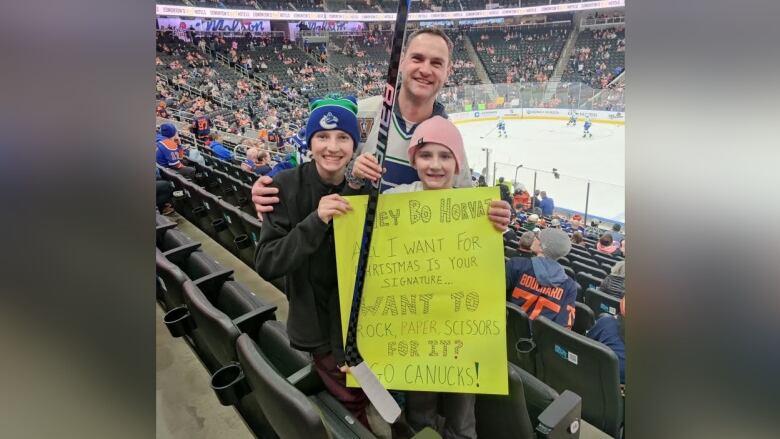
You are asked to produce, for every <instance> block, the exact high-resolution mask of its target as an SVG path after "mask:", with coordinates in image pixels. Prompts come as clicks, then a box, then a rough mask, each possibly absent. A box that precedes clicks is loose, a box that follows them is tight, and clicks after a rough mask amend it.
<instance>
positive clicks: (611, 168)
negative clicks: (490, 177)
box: [458, 119, 625, 222]
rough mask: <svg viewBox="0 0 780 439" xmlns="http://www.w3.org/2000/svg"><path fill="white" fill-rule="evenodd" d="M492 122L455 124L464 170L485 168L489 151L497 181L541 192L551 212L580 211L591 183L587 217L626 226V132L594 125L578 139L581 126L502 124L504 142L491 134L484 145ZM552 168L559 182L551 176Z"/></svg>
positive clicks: (534, 122)
mask: <svg viewBox="0 0 780 439" xmlns="http://www.w3.org/2000/svg"><path fill="white" fill-rule="evenodd" d="M495 126H496V121H495V120H488V121H484V122H481V121H480V122H460V123H458V128H459V129H460V131H461V133H462V134H463V139H464V141H465V144H466V154H467V156H468V161H469V165H470V166H471V168H472V169H474V171H476V172H480V173H481V172H482V170H483V168H484V167H485V151H482V149H483V148H490V149H492V153H491V157H490V160H491V169H490V172H491V173H492V171H493V167H492V165H493V162H496V181H498V177H501V176H503V177H504V178H506V179H508V180H514V177H515V169H516V167H517V166H518V165H521V164H522V165H523V167H522V168H520V169H519V171H518V172H517V180H518V181H519V182H521V183H523V184H524V185H525V186H526V188H527V189H528V191H529V192H532V190H533V184H534V171H533V170H531V169H528V168H535V169H538V170H540V171H544V172H537V182H536V188H537V189H539V190H546V191H547V194H548V196H549V197H551V198H553V200H554V201H555V207H556V208H563V209H568V210H572V211H577V212H584V211H585V200H586V198H588V197H586V193H587V183H588V181H589V180H590V183H591V184H590V196H589V200H588V216H589V217H590V216H596V217H600V218H602V219H607V220H615V221H619V222H625V126H624V125H612V124H601V123H594V124H593V126H592V127H591V129H590V131H591V133H593V137H592V138H586V139H583V138H582V132H583V126H582V121H581V120H580V121H578V122H577V126H576V127H567V126H566V121H565V120H533V119H523V120H506V131H507V135H508V138H503V137H501V138H499V137H498V130H497V129H495V130H493V131H492V132H490V134H488V135H487V136H486V137H485V138H484V139H480V136H485V135H486V134H487V133H488V132H489V131H490V130H491V129H492V128H494V127H495ZM552 168H556V169H557V170H558V172H559V173H560V178H559V179H555V178H554V177H553V175H552V173H551V172H550V171H552Z"/></svg>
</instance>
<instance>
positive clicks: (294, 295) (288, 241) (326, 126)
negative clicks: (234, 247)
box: [255, 98, 370, 428]
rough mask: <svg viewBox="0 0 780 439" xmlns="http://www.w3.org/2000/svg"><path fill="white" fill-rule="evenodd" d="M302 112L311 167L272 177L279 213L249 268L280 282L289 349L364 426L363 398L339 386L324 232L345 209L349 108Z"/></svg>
mask: <svg viewBox="0 0 780 439" xmlns="http://www.w3.org/2000/svg"><path fill="white" fill-rule="evenodd" d="M310 108H311V114H310V116H309V123H308V125H307V127H306V133H307V143H308V144H309V145H310V147H311V150H312V152H313V161H311V162H308V163H304V164H303V165H301V166H298V167H296V168H294V169H291V170H286V171H284V172H281V173H279V175H277V176H276V179H275V180H274V184H275V185H282V186H284V187H285V191H284V192H282V193H280V198H281V200H280V205H279V206H278V207H279V208H278V209H274V211H273V212H270V213H268V214H267V215H266V217H265V220H264V222H263V228H262V231H261V232H260V239H259V241H258V248H257V253H256V256H255V270H257V272H258V273H259V274H260V275H261V276H262V277H264V278H266V279H276V278H279V277H281V276H284V277H285V287H286V288H285V289H286V291H287V292H288V294H289V301H290V309H289V317H288V319H287V332H288V334H289V336H290V345H291V346H292V347H294V348H296V349H299V350H303V351H306V352H311V353H312V356H313V358H314V368H315V370H316V371H317V374H318V375H319V376H320V378H321V379H322V381H323V382H324V384H325V387H326V388H327V389H328V391H329V392H330V393H331V394H332V395H333V396H334V397H335V398H336V399H338V400H339V401H340V402H341V403H342V404H344V406H345V407H346V408H347V409H348V410H349V411H350V412H351V413H352V414H353V415H354V416H355V418H357V419H358V420H359V421H360V422H361V423H362V424H363V425H365V426H366V427H369V424H368V419H367V417H366V408H367V406H368V403H369V402H368V399H367V397H366V395H365V393H363V390H362V389H360V388H350V387H347V386H346V371H347V368H346V366H343V365H345V364H346V360H345V356H344V350H343V347H342V332H341V317H340V312H339V300H338V297H339V296H338V284H337V276H336V262H335V260H336V258H335V248H334V245H333V228H332V227H331V220H332V219H333V217H334V216H337V215H342V214H345V213H347V211H349V210H350V209H351V207H350V206H349V203H348V202H347V201H346V200H345V199H344V198H343V197H342V196H341V195H340V194H347V193H351V192H350V191H351V190H350V188H349V186H348V185H346V184H345V179H344V173H345V169H346V166H347V163H349V161H350V159H351V158H352V154H353V152H354V150H355V146H356V145H357V142H358V140H359V139H360V131H359V129H358V123H357V104H356V102H355V100H354V99H350V98H327V99H318V100H315V101H313V102H312V104H311V107H310ZM280 255H283V257H280ZM369 428H370V427H369Z"/></svg>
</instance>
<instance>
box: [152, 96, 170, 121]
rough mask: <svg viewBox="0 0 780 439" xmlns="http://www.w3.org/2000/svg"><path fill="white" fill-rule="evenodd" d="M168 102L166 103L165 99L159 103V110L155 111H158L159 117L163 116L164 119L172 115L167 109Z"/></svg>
mask: <svg viewBox="0 0 780 439" xmlns="http://www.w3.org/2000/svg"><path fill="white" fill-rule="evenodd" d="M167 106H168V104H166V103H165V100H161V101H160V102H158V103H157V110H156V111H155V112H156V113H157V117H162V118H164V119H167V118H169V117H170V115H169V114H168V110H166V107H167Z"/></svg>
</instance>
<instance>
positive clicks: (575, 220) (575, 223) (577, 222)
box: [569, 214, 585, 232]
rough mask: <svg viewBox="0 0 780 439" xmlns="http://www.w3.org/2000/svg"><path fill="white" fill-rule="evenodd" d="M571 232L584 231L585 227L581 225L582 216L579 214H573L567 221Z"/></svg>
mask: <svg viewBox="0 0 780 439" xmlns="http://www.w3.org/2000/svg"><path fill="white" fill-rule="evenodd" d="M569 224H570V225H571V230H572V232H584V231H585V227H583V226H582V216H580V214H574V215H573V216H572V217H571V220H570V221H569Z"/></svg>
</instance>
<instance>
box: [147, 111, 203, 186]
mask: <svg viewBox="0 0 780 439" xmlns="http://www.w3.org/2000/svg"><path fill="white" fill-rule="evenodd" d="M156 143H157V164H158V165H160V166H163V167H166V168H170V169H174V170H176V171H177V172H178V173H180V174H181V175H183V176H185V177H187V178H191V177H192V176H194V175H195V168H193V167H190V166H184V163H182V160H184V148H183V147H182V146H181V141H180V140H179V136H178V135H177V134H176V127H175V126H174V125H173V124H170V123H164V124H162V125H160V134H158V135H157V139H156Z"/></svg>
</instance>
